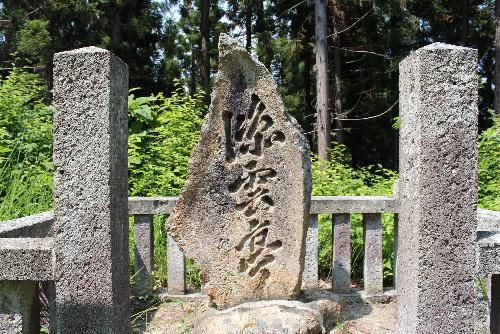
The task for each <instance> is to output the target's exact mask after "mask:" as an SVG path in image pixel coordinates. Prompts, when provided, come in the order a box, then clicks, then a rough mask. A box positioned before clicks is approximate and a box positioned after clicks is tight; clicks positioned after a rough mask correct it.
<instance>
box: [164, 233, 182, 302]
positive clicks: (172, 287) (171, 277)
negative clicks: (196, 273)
mask: <svg viewBox="0 0 500 334" xmlns="http://www.w3.org/2000/svg"><path fill="white" fill-rule="evenodd" d="M167 260H168V263H167V270H168V273H167V276H168V293H169V294H171V295H183V294H184V293H185V292H186V258H185V256H184V254H182V251H181V250H180V249H179V246H177V243H176V242H175V240H174V239H173V238H172V237H171V236H170V235H169V236H168V237H167Z"/></svg>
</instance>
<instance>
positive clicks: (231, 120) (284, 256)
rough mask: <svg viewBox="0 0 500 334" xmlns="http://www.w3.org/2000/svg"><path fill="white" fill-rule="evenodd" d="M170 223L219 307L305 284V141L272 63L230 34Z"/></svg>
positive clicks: (287, 293) (223, 41) (277, 295)
mask: <svg viewBox="0 0 500 334" xmlns="http://www.w3.org/2000/svg"><path fill="white" fill-rule="evenodd" d="M219 55H220V62H219V73H218V77H217V80H216V83H215V87H214V92H213V94H212V103H211V105H210V110H209V113H208V115H207V116H206V118H205V122H204V125H203V128H202V131H201V138H200V141H199V143H198V145H197V146H196V147H195V149H194V151H193V154H192V157H191V161H190V165H189V175H188V179H187V182H186V184H185V186H184V188H183V190H182V192H181V195H180V198H179V201H178V203H177V205H176V207H175V209H174V211H173V213H172V215H171V216H170V219H169V221H168V224H167V225H168V231H169V233H170V235H171V236H172V237H173V238H174V239H175V241H176V242H177V243H178V245H179V247H180V248H181V249H182V250H183V252H184V253H185V254H186V256H188V257H190V258H192V259H193V260H194V261H195V262H196V263H197V264H198V265H199V267H200V270H201V277H202V281H203V289H204V292H205V293H207V294H208V295H209V296H210V297H211V299H212V301H213V302H214V303H215V304H216V305H217V307H218V308H227V307H230V306H234V305H237V304H240V303H243V302H246V301H255V300H272V299H293V298H295V297H296V296H297V295H298V293H299V292H300V287H301V276H302V272H303V269H304V256H305V240H306V231H307V224H308V217H309V207H310V198H311V175H310V156H309V146H308V143H307V141H306V139H305V137H304V136H303V134H302V132H301V129H300V127H299V125H298V124H297V122H296V120H295V119H294V118H293V117H291V116H290V115H289V114H288V113H287V111H286V110H285V107H284V105H283V102H282V100H281V98H280V96H279V94H278V92H277V87H276V84H275V82H274V81H273V78H272V76H271V74H270V73H269V71H268V70H267V69H266V68H265V66H264V65H262V64H261V63H260V62H258V61H255V60H254V59H252V57H251V55H250V54H249V53H248V52H247V51H246V50H245V49H244V48H243V47H241V46H240V45H238V43H237V42H236V41H235V40H233V39H231V38H230V37H229V36H227V35H225V34H222V35H221V36H220V40H219Z"/></svg>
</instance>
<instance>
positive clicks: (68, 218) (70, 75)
mask: <svg viewBox="0 0 500 334" xmlns="http://www.w3.org/2000/svg"><path fill="white" fill-rule="evenodd" d="M127 96H128V70H127V65H126V64H125V63H123V62H122V61H121V60H120V59H118V58H117V57H115V56H114V55H113V54H111V53H110V52H108V51H106V50H103V49H99V48H96V47H88V48H83V49H78V50H74V51H68V52H61V53H57V54H56V55H55V56H54V104H55V109H56V111H55V114H54V165H55V172H54V174H55V179H54V199H55V200H54V220H55V221H54V230H55V238H56V259H57V268H56V279H55V281H56V291H57V296H56V304H57V322H58V324H57V326H58V331H59V332H60V333H120V334H121V333H128V332H130V312H129V307H130V305H129V296H130V287H129V279H130V273H129V252H128V212H127V178H128V170H127V168H128V166H127V132H128V131H127V129H128V118H127V117H128V116H127Z"/></svg>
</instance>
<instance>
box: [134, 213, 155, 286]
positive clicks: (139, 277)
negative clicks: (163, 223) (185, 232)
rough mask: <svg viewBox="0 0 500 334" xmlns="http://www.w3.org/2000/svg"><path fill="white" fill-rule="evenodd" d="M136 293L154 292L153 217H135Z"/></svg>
mask: <svg viewBox="0 0 500 334" xmlns="http://www.w3.org/2000/svg"><path fill="white" fill-rule="evenodd" d="M134 227H135V233H134V235H135V249H134V251H135V274H136V283H135V289H134V291H135V293H137V294H139V295H150V294H151V293H152V292H153V275H152V273H153V270H154V262H155V258H154V254H155V252H154V251H155V249H154V226H153V215H135V216H134Z"/></svg>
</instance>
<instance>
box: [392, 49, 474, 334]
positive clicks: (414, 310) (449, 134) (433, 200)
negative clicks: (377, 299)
mask: <svg viewBox="0 0 500 334" xmlns="http://www.w3.org/2000/svg"><path fill="white" fill-rule="evenodd" d="M476 68H477V51H476V50H473V49H468V48H463V47H457V46H451V45H445V44H440V43H436V44H432V45H429V46H426V47H424V48H421V49H419V50H417V51H416V52H415V53H413V54H412V55H410V56H409V57H407V58H406V59H405V60H403V61H402V62H401V64H400V98H399V103H400V117H401V128H400V149H399V152H400V164H399V166H400V183H399V188H400V191H399V202H400V210H399V211H400V212H399V236H400V237H399V255H398V262H399V263H398V272H397V277H398V282H397V294H398V311H397V315H398V323H397V333H400V334H407V333H408V334H409V333H419V334H420V333H422V334H423V333H436V331H437V330H438V331H439V333H442V334H447V333H454V334H457V333H464V334H465V333H469V334H470V333H473V332H474V312H473V311H472V310H473V309H474V304H475V298H476V294H475V282H474V276H475V264H476V259H475V240H476V228H477V212H476V210H477V113H478V111H477V76H476Z"/></svg>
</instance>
